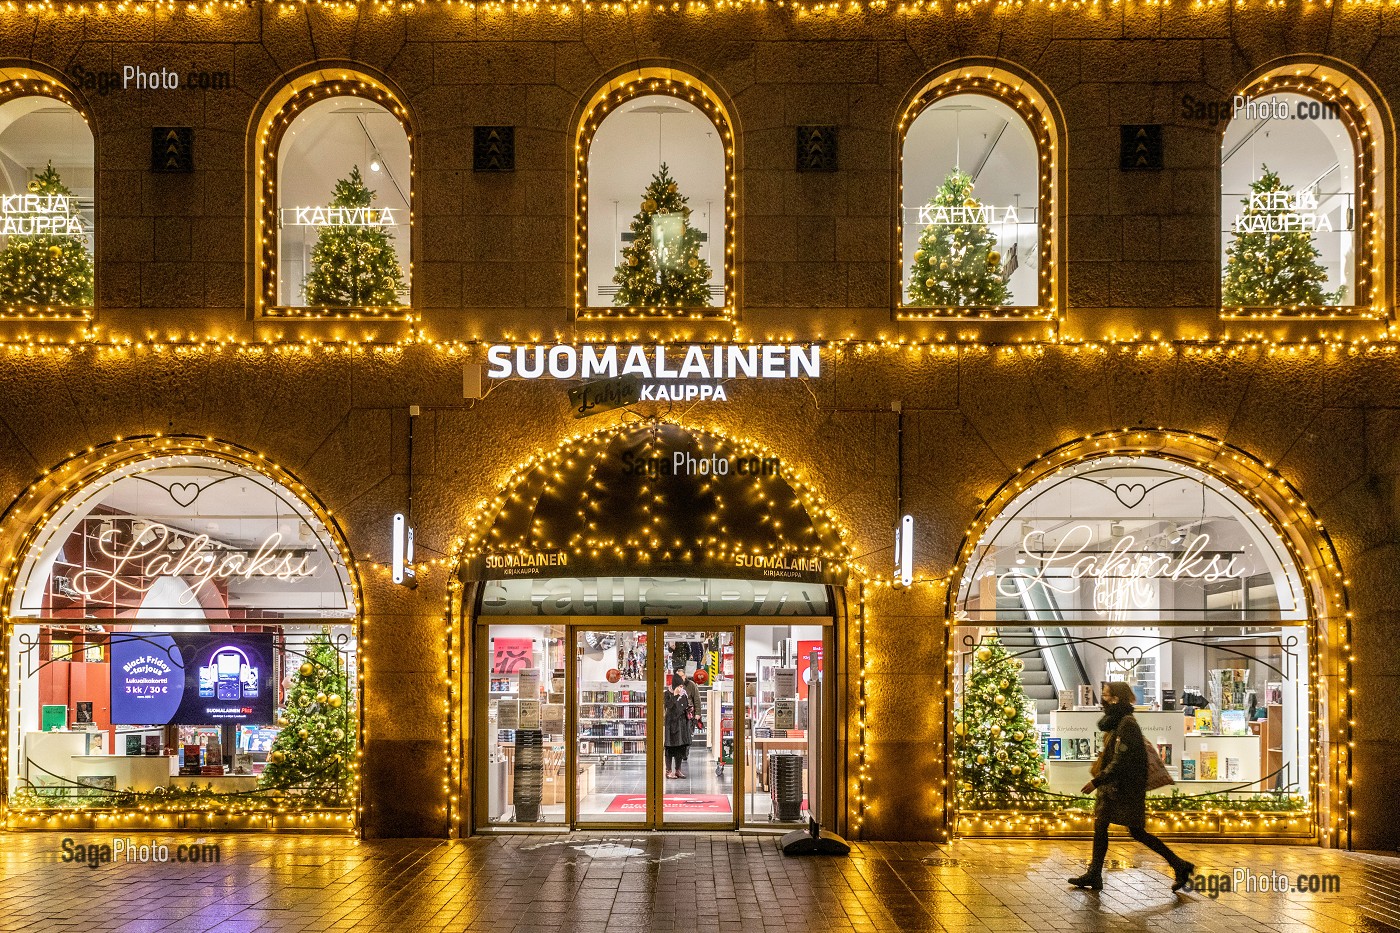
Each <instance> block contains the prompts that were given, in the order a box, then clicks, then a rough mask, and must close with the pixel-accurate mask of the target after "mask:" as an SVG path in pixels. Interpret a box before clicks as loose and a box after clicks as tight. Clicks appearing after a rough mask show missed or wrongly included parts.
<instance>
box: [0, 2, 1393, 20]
mask: <svg viewBox="0 0 1400 933" xmlns="http://www.w3.org/2000/svg"><path fill="white" fill-rule="evenodd" d="M1396 6H1400V2H1397V0H1317V2H1310V0H1293V2H1290V0H1176V2H1173V0H1137V2H1128V0H818V2H804V0H99V2H96V3H92V2H81V3H80V2H76V0H6V2H3V3H0V13H9V14H14V15H18V14H23V15H29V16H35V15H41V14H43V15H53V16H67V17H84V16H111V15H140V16H151V15H155V14H161V13H164V14H170V13H184V14H187V15H191V16H206V17H212V16H220V15H228V14H233V13H247V12H256V11H257V10H259V9H262V8H267V9H271V10H275V11H276V12H277V13H278V15H281V16H293V15H296V14H297V13H298V12H300V11H302V10H305V9H317V10H326V11H330V12H351V11H357V10H368V11H370V12H373V13H376V14H380V15H391V14H411V13H415V12H420V11H425V10H433V9H437V8H446V9H449V10H457V11H461V12H464V13H488V14H518V15H549V16H556V17H558V16H577V15H581V14H589V13H592V14H609V15H624V14H629V13H633V14H635V13H670V14H680V15H695V14H704V13H741V12H745V11H750V10H760V11H771V12H778V13H784V14H787V15H791V16H795V17H798V18H806V17H837V16H852V15H887V16H914V15H930V14H957V15H972V14H978V13H1014V14H1022V15H1024V13H1025V11H1026V9H1027V8H1030V9H1033V10H1035V11H1037V12H1044V13H1050V14H1058V15H1070V14H1077V15H1083V16H1090V17H1101V16H1103V15H1104V14H1106V13H1111V12H1117V11H1120V10H1130V11H1140V12H1141V13H1142V14H1143V15H1157V14H1159V13H1160V12H1161V11H1162V10H1164V9H1172V8H1177V9H1182V10H1186V11H1189V12H1191V13H1194V14H1196V15H1206V14H1209V13H1212V12H1216V11H1244V10H1250V11H1257V10H1263V11H1266V12H1270V13H1277V14H1279V15H1284V14H1285V13H1286V12H1287V13H1289V15H1291V12H1292V11H1295V10H1296V11H1301V12H1304V13H1318V14H1319V15H1322V14H1323V13H1326V12H1327V11H1331V10H1334V9H1342V10H1350V9H1359V10H1384V9H1394V8H1395V7H1396Z"/></svg>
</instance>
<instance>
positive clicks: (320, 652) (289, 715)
mask: <svg viewBox="0 0 1400 933" xmlns="http://www.w3.org/2000/svg"><path fill="white" fill-rule="evenodd" d="M348 674H349V672H348V671H347V670H346V668H345V660H344V659H343V658H342V657H341V655H340V652H338V651H336V650H335V646H334V645H332V644H331V637H330V633H329V632H328V631H327V630H325V629H322V630H321V631H320V633H318V634H317V635H316V636H315V637H314V638H312V640H311V643H310V644H309V645H308V646H307V648H306V655H305V658H304V660H303V661H302V663H301V665H300V666H299V667H298V668H297V671H296V673H295V674H293V675H292V684H291V687H290V688H289V689H288V690H287V697H286V708H285V709H284V710H283V711H282V714H281V715H280V716H279V717H278V719H277V725H279V726H281V727H282V731H281V732H279V733H278V734H277V738H276V739H275V740H274V741H273V743H272V749H271V750H270V751H269V752H268V755H267V767H266V768H264V769H263V773H262V778H261V780H260V781H259V786H261V787H267V788H275V789H278V790H283V791H288V792H292V793H296V794H298V795H300V796H304V797H309V798H312V799H315V800H318V801H320V802H322V803H329V804H336V803H344V802H346V800H347V798H348V797H349V790H350V773H351V772H350V768H351V760H352V758H353V751H352V750H353V747H354V738H353V735H352V728H353V727H352V722H353V720H352V718H351V702H350V698H351V693H350V689H349V684H348Z"/></svg>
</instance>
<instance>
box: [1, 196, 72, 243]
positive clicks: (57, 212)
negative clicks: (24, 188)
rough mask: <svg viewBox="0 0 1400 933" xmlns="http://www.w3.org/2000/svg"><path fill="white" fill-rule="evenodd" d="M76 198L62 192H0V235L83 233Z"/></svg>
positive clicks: (68, 234) (64, 234)
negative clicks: (0, 193)
mask: <svg viewBox="0 0 1400 933" xmlns="http://www.w3.org/2000/svg"><path fill="white" fill-rule="evenodd" d="M82 235H83V225H82V223H81V222H80V221H79V219H78V201H77V199H76V198H73V197H70V196H68V195H63V194H7V195H0V236H82Z"/></svg>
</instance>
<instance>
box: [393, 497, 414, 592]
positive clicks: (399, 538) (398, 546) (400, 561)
mask: <svg viewBox="0 0 1400 933" xmlns="http://www.w3.org/2000/svg"><path fill="white" fill-rule="evenodd" d="M412 534H413V533H412V532H411V531H409V530H408V527H407V523H406V522H405V521H404V517H403V513H402V512H399V513H396V514H395V515H394V548H393V574H394V582H395V583H403V578H404V565H405V564H406V563H407V562H408V561H409V560H411V558H410V557H409V556H408V554H409V549H410V548H411V547H412V546H413V545H412V544H411V543H409V542H411V541H412V540H413V538H412V537H411V536H412Z"/></svg>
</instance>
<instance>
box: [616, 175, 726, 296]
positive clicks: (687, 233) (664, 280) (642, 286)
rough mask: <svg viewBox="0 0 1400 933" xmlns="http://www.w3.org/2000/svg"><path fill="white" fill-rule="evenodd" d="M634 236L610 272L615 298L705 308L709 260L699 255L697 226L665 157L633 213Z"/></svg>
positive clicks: (707, 294) (708, 293) (708, 290)
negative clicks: (615, 267) (692, 222)
mask: <svg viewBox="0 0 1400 933" xmlns="http://www.w3.org/2000/svg"><path fill="white" fill-rule="evenodd" d="M632 234H633V240H632V243H631V245H629V246H628V247H627V248H626V249H624V250H623V251H622V261H621V262H620V263H618V264H617V269H616V270H615V271H614V272H613V281H614V282H616V283H617V285H618V286H619V287H618V290H617V294H616V295H615V296H614V297H613V304H614V305H618V306H619V307H626V308H703V307H706V306H708V305H709V304H710V264H709V263H707V262H706V261H705V260H703V259H701V258H700V231H699V230H697V229H695V228H694V227H692V226H690V208H689V207H687V206H686V198H685V197H684V196H683V195H682V194H681V193H680V190H679V189H678V188H677V186H676V182H675V180H674V179H672V178H671V174H670V172H669V171H668V170H667V168H666V163H664V162H663V163H662V164H661V171H659V172H657V173H656V174H655V175H653V176H652V179H651V183H650V184H649V185H647V190H646V193H645V194H644V195H642V209H641V210H640V211H638V212H637V214H636V216H634V217H633V218H632Z"/></svg>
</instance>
